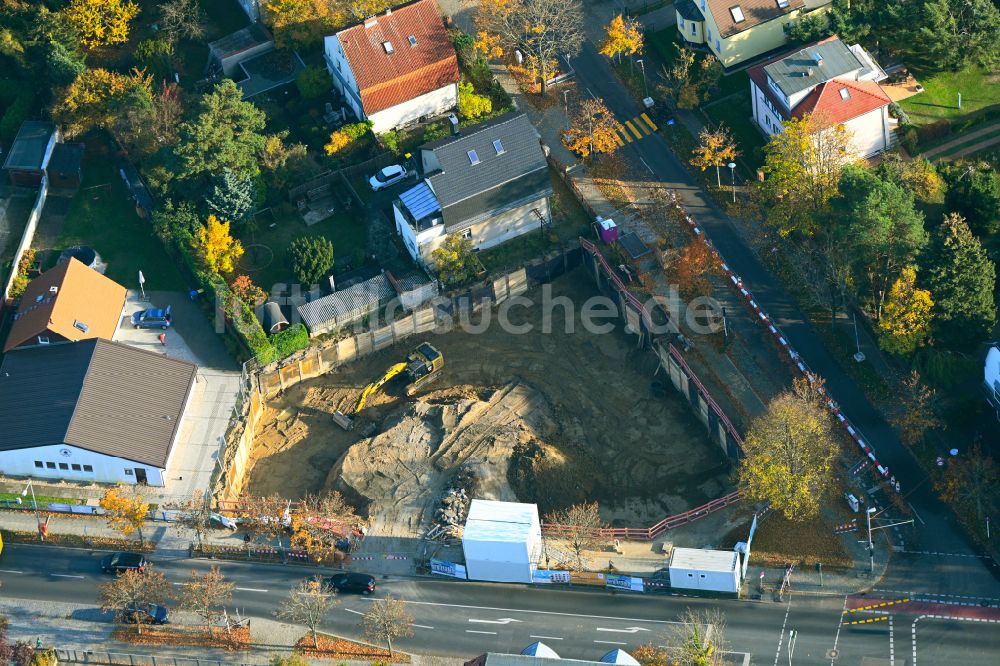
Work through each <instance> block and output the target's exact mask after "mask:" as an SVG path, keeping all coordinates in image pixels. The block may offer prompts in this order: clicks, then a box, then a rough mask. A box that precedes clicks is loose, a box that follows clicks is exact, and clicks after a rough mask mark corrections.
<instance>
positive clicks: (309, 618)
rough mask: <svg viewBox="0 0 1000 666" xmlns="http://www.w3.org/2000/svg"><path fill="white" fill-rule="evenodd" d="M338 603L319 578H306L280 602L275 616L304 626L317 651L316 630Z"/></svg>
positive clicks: (332, 592) (330, 590)
mask: <svg viewBox="0 0 1000 666" xmlns="http://www.w3.org/2000/svg"><path fill="white" fill-rule="evenodd" d="M338 603H339V602H338V601H337V599H335V598H334V591H333V590H332V589H328V588H326V587H325V586H324V585H323V581H322V579H320V578H319V576H316V577H315V578H306V579H305V580H303V581H301V582H299V584H298V585H296V586H295V587H294V588H292V590H291V592H289V593H288V598H287V599H285V600H284V601H282V602H281V605H280V606H279V607H278V610H277V611H275V615H276V616H278V617H279V618H281V619H282V620H288V621H289V622H295V623H298V624H304V625H306V627H308V628H309V632H310V633H311V634H312V639H313V647H314V648H316V649H317V650H318V649H319V638H318V637H317V636H316V630H317V629H318V628H319V625H320V622H322V621H323V620H324V619H325V618H326V616H327V615H329V614H330V610H331V609H332V608H333V607H334V606H336V605H337V604H338Z"/></svg>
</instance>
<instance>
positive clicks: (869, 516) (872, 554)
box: [865, 506, 878, 576]
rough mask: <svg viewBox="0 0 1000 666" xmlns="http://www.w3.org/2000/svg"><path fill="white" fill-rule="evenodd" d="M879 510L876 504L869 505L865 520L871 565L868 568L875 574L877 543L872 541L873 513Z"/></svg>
mask: <svg viewBox="0 0 1000 666" xmlns="http://www.w3.org/2000/svg"><path fill="white" fill-rule="evenodd" d="M876 511H878V508H876V507H874V506H870V507H868V509H867V510H865V522H866V523H868V559H869V562H870V563H871V564H870V567H869V569H868V571H869V573H871V575H873V576H874V575H875V544H874V543H872V514H873V513H875V512H876Z"/></svg>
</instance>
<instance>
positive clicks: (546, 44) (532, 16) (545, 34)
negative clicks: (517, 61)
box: [476, 0, 584, 95]
mask: <svg viewBox="0 0 1000 666" xmlns="http://www.w3.org/2000/svg"><path fill="white" fill-rule="evenodd" d="M476 27H477V28H478V30H479V39H478V40H477V41H476V48H477V49H479V51H481V52H482V53H484V54H485V55H486V56H487V57H495V58H499V57H501V56H504V55H507V56H511V55H513V54H514V52H515V51H518V52H520V53H521V54H522V55H523V57H524V62H525V64H526V65H527V67H528V69H529V70H530V71H532V72H533V73H534V74H535V75H536V76H537V78H538V79H539V81H540V86H541V88H540V90H541V94H542V95H545V81H546V80H547V79H548V78H549V77H550V76H551V75H552V73H553V71H554V69H555V68H556V66H557V59H558V58H559V57H560V56H569V57H572V56H575V55H577V54H578V53H580V47H581V46H582V45H583V38H584V33H583V6H582V5H581V4H580V0H507V1H504V2H501V1H498V0H481V1H480V3H479V11H478V12H477V13H476Z"/></svg>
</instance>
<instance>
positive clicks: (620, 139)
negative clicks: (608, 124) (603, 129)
mask: <svg viewBox="0 0 1000 666" xmlns="http://www.w3.org/2000/svg"><path fill="white" fill-rule="evenodd" d="M614 136H615V142H616V143H617V144H618V145H619V146H624V145H625V142H624V141H622V138H621V137H620V136H618V132H615V135H614Z"/></svg>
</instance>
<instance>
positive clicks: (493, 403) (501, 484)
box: [249, 270, 731, 536]
mask: <svg viewBox="0 0 1000 666" xmlns="http://www.w3.org/2000/svg"><path fill="white" fill-rule="evenodd" d="M552 287H553V289H552V295H553V297H558V296H567V297H569V298H570V299H571V300H572V301H573V302H574V304H576V306H577V307H576V309H577V310H578V311H579V309H580V307H581V306H582V304H583V302H584V301H585V300H586V299H587V298H589V297H591V296H594V295H595V293H596V292H595V290H594V287H593V286H592V283H591V282H590V277H589V276H588V275H587V273H586V272H584V271H582V270H578V271H575V272H573V273H571V274H569V275H567V276H565V277H563V278H561V279H560V280H558V281H557V282H556V283H554V284H553V285H552ZM526 296H527V297H529V298H531V299H532V300H534V301H536V302H537V303H539V304H536V305H534V306H531V307H521V306H517V307H513V308H511V309H510V312H509V320H510V322H511V323H512V324H531V325H532V326H533V329H532V331H531V332H529V333H526V334H521V335H516V334H511V333H507V332H505V331H504V330H503V329H502V328H501V327H500V326H499V325H498V324H497V322H496V321H495V315H496V312H494V313H493V315H494V322H493V323H492V325H490V326H489V328H488V329H487V330H485V331H484V332H481V333H478V334H473V333H466V332H462V331H455V332H449V333H443V334H431V335H428V336H427V339H428V340H429V341H430V342H431V343H432V344H434V345H435V346H436V347H437V348H438V349H439V350H441V352H442V353H443V354H444V357H445V367H444V370H443V371H442V372H441V376H440V377H439V378H438V379H437V380H436V381H435V382H434V383H432V384H430V385H429V386H427V387H421V388H420V390H418V392H417V395H416V396H415V397H414V398H407V397H405V391H404V390H403V387H402V385H401V384H392V383H391V384H389V385H388V386H387V387H386V389H387V390H386V391H384V392H382V393H380V394H377V395H375V396H373V397H372V398H371V399H370V400H369V403H368V405H367V406H366V407H365V409H364V411H363V412H362V413H361V414H360V415H359V417H358V419H357V422H356V426H355V428H354V430H352V431H350V432H345V431H343V430H341V429H340V428H339V427H338V426H337V425H336V424H335V423H334V422H333V420H332V418H331V416H330V415H331V413H332V412H334V411H335V410H337V409H341V410H343V411H345V412H348V411H350V410H351V408H352V407H353V406H354V404H355V402H356V400H357V399H358V397H359V395H360V393H361V391H362V390H363V389H364V387H365V385H366V384H367V383H368V382H371V381H374V380H375V379H377V378H378V377H379V376H380V374H381V373H382V372H384V371H385V369H386V368H387V367H389V366H390V365H391V364H393V363H395V362H397V361H399V360H400V359H402V358H403V357H404V356H405V355H406V353H407V352H408V348H409V347H410V346H415V345H416V344H417V343H419V342H420V340H418V339H414V340H413V343H412V345H408V346H407V347H402V346H397V347H395V348H392V349H388V350H383V351H382V352H379V353H377V354H374V355H372V356H369V357H366V358H364V359H361V360H360V361H358V362H355V363H353V364H351V365H349V366H346V367H344V368H341V369H340V370H338V371H337V372H335V373H331V374H329V375H326V376H323V377H319V378H316V379H313V380H310V381H308V382H304V383H301V384H298V385H296V386H294V387H292V388H291V389H289V390H288V391H286V392H285V393H284V394H283V395H281V396H279V397H278V398H276V399H275V400H273V401H272V402H271V404H270V405H269V408H268V413H267V414H266V415H265V417H264V419H263V420H262V422H261V426H260V428H259V430H258V433H257V437H256V439H255V447H256V448H255V452H254V457H255V459H256V465H255V467H254V469H253V471H252V475H251V480H250V489H249V491H250V492H251V493H254V494H267V493H273V492H278V493H281V494H282V495H284V496H286V497H289V498H292V499H295V498H298V497H301V496H302V495H304V494H306V493H310V492H316V491H320V490H323V489H324V488H334V489H339V490H341V491H344V492H345V493H346V494H347V495H348V496H349V497H351V498H352V499H353V500H354V501H356V502H357V503H358V504H359V506H360V507H361V508H362V509H363V510H364V509H367V511H368V514H369V518H370V519H371V521H372V528H373V529H372V531H373V533H381V534H392V535H399V536H404V535H412V534H415V533H419V532H421V531H423V530H425V529H426V528H427V526H428V525H429V521H430V517H431V514H432V512H433V509H434V507H435V505H436V502H437V500H438V499H439V497H440V495H441V492H442V491H443V490H444V489H445V488H446V487H447V485H448V483H449V482H450V481H451V480H452V479H453V478H454V476H455V474H456V473H457V472H458V470H459V469H462V468H463V467H468V466H471V467H472V468H473V469H474V470H475V472H476V474H477V478H478V489H477V492H476V495H475V496H477V497H483V498H490V499H500V500H518V501H523V502H537V503H538V504H539V505H540V507H539V508H540V510H541V511H542V512H543V513H544V512H547V511H550V510H553V509H556V508H559V507H563V506H567V505H569V504H573V503H576V502H581V501H584V500H588V501H590V500H597V501H598V502H600V504H601V507H602V513H603V514H604V517H605V519H606V520H608V521H609V522H611V523H613V524H617V525H635V526H644V525H648V524H652V523H654V522H656V521H658V520H660V519H661V518H663V517H664V516H666V515H669V514H673V513H676V512H679V511H684V510H687V509H690V508H693V507H695V506H698V505H700V504H703V503H704V502H706V501H708V500H710V499H714V498H715V497H718V496H719V495H721V494H723V492H725V491H726V490H727V489H728V488H729V486H730V485H731V484H730V481H729V467H728V464H727V462H726V459H725V457H724V455H723V452H722V451H721V450H720V449H719V448H718V447H717V446H715V445H713V444H712V443H710V441H709V440H708V438H707V437H706V435H705V430H704V428H703V426H702V425H701V423H700V422H698V421H697V420H696V419H695V417H694V416H693V414H692V413H691V412H690V408H689V407H688V406H687V404H686V401H684V400H683V399H682V398H681V397H680V396H679V395H677V394H676V392H674V391H673V389H672V388H670V389H668V390H667V391H666V395H664V394H663V393H664V392H663V391H662V390H659V391H654V390H652V388H653V382H654V381H656V382H663V381H666V382H667V383H668V384H669V381H668V380H665V379H664V378H663V375H662V373H661V375H660V376H659V377H658V378H656V379H655V380H654V377H653V373H654V371H655V370H656V358H655V356H654V355H653V354H652V353H651V352H650V351H648V350H643V349H638V348H637V347H636V338H635V337H633V336H629V335H627V334H625V333H624V332H623V331H622V330H620V328H618V327H617V324H616V330H614V331H613V332H611V333H608V334H603V335H599V334H594V333H589V332H587V331H585V330H584V329H583V327H582V324H581V322H580V320H579V317H577V318H576V319H575V320H574V321H573V322H572V323H573V324H574V328H573V331H574V332H572V333H567V332H566V325H567V322H566V320H565V315H564V314H563V313H564V310H563V309H562V308H561V307H557V308H554V312H555V314H554V316H553V317H552V318H551V319H552V322H551V332H548V333H546V332H543V330H542V321H543V308H542V306H541V305H540V303H541V293H540V290H537V289H536V290H533V291H531V292H528V293H527V294H526ZM473 321H474V322H479V321H480V319H479V316H478V315H475V316H473ZM366 435H368V436H366Z"/></svg>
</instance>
